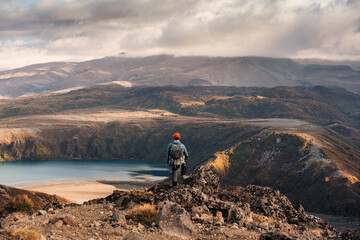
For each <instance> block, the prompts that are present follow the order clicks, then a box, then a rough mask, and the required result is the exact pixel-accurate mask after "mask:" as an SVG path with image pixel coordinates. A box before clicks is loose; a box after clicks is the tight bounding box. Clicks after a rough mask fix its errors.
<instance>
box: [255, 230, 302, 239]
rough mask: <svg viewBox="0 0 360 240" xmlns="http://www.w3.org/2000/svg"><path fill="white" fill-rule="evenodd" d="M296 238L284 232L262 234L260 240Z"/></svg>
mask: <svg viewBox="0 0 360 240" xmlns="http://www.w3.org/2000/svg"><path fill="white" fill-rule="evenodd" d="M294 239H295V237H293V236H291V235H290V234H287V233H284V232H279V231H275V232H267V233H264V234H261V236H260V240H294Z"/></svg>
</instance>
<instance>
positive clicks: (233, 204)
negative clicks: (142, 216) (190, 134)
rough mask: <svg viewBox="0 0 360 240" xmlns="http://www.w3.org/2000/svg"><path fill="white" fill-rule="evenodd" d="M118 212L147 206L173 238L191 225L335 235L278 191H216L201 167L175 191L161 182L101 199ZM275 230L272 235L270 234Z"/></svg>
mask: <svg viewBox="0 0 360 240" xmlns="http://www.w3.org/2000/svg"><path fill="white" fill-rule="evenodd" d="M104 202H113V203H115V204H116V206H117V207H119V208H120V209H124V210H125V209H127V208H129V207H130V206H134V205H139V204H144V203H152V204H157V206H158V208H159V209H160V212H159V215H158V221H157V224H158V225H159V227H160V229H163V230H164V231H167V232H168V233H171V234H174V235H177V236H179V235H182V236H191V234H193V232H195V231H194V230H191V229H192V227H191V226H192V225H191V224H190V223H191V221H190V217H191V220H192V221H193V222H195V223H200V224H210V225H212V226H223V225H224V226H225V225H228V226H232V227H233V229H235V228H242V229H247V230H249V231H250V230H256V231H260V232H264V234H263V236H262V239H295V238H298V237H299V236H305V235H306V237H310V238H312V239H322V238H333V237H336V236H338V232H337V231H336V230H335V229H334V228H333V227H332V226H330V225H328V224H326V223H325V222H323V221H322V220H321V219H319V218H315V217H312V216H309V215H306V213H305V211H304V209H303V207H302V206H301V205H299V206H297V207H294V206H293V205H292V203H291V202H290V201H289V199H288V198H287V197H286V196H284V195H283V194H281V193H280V192H279V191H277V190H274V189H271V188H268V187H260V186H255V185H250V186H248V187H246V188H242V187H231V188H229V189H226V190H220V182H219V178H218V176H217V175H216V174H215V172H214V171H213V169H212V168H211V167H208V166H201V167H200V168H198V169H196V170H195V171H194V173H193V174H191V175H190V176H189V177H188V178H187V179H186V180H184V182H183V184H182V185H180V186H177V187H171V185H170V184H169V183H168V182H166V181H164V182H160V183H158V184H156V185H155V186H154V187H152V188H150V189H149V190H148V191H146V192H144V193H143V194H140V195H138V196H135V197H134V196H133V197H129V195H128V194H127V193H125V192H120V191H115V192H114V193H113V194H112V195H110V196H108V197H107V198H105V199H98V200H93V201H91V202H89V204H93V203H104ZM274 230H275V231H274Z"/></svg>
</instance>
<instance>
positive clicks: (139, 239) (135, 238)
mask: <svg viewBox="0 0 360 240" xmlns="http://www.w3.org/2000/svg"><path fill="white" fill-rule="evenodd" d="M123 240H146V238H144V237H143V236H142V235H141V234H140V233H138V232H131V233H129V234H128V235H126V236H125V237H124V238H123Z"/></svg>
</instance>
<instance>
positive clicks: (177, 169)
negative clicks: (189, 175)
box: [170, 164, 186, 185]
mask: <svg viewBox="0 0 360 240" xmlns="http://www.w3.org/2000/svg"><path fill="white" fill-rule="evenodd" d="M170 171H171V176H172V182H173V185H176V184H177V182H178V175H179V172H180V174H181V176H183V175H185V174H186V165H185V164H183V165H181V167H180V166H173V167H172V168H171V169H170Z"/></svg>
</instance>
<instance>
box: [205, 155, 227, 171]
mask: <svg viewBox="0 0 360 240" xmlns="http://www.w3.org/2000/svg"><path fill="white" fill-rule="evenodd" d="M206 165H207V166H213V167H214V169H215V171H216V172H217V173H218V174H219V175H220V176H226V175H227V173H228V170H229V167H230V162H229V155H227V154H226V153H225V152H217V153H215V160H213V161H211V162H209V163H207V164H206Z"/></svg>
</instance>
